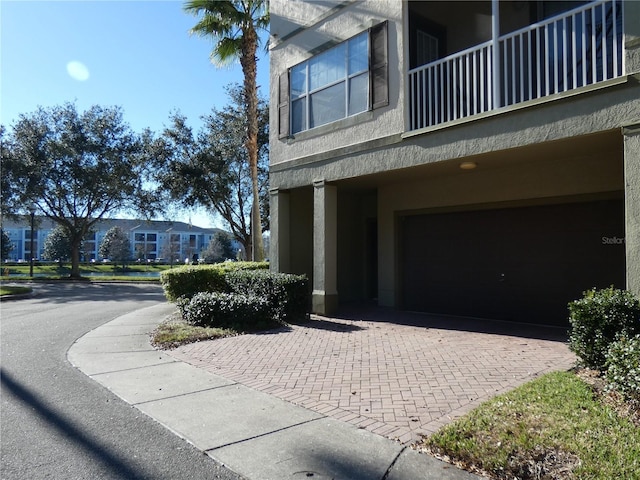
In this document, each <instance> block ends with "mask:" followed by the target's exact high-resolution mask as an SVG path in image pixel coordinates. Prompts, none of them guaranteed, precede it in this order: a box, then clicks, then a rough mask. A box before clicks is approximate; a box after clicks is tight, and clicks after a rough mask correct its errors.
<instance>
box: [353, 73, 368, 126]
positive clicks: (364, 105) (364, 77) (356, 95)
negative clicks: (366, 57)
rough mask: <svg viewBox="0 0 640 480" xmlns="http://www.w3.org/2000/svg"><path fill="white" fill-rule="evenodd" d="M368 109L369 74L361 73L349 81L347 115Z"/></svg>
mask: <svg viewBox="0 0 640 480" xmlns="http://www.w3.org/2000/svg"><path fill="white" fill-rule="evenodd" d="M368 109H369V73H368V72H367V73H363V74H361V75H358V76H357V77H353V78H351V79H350V80H349V113H348V115H355V114H356V113H360V112H364V111H366V110H368Z"/></svg>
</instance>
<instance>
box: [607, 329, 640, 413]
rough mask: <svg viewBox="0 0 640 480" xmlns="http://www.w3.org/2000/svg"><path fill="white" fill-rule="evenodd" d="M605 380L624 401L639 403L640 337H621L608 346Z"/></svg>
mask: <svg viewBox="0 0 640 480" xmlns="http://www.w3.org/2000/svg"><path fill="white" fill-rule="evenodd" d="M606 379H607V383H608V386H609V388H612V389H615V390H617V391H618V392H620V393H621V394H622V395H623V396H624V397H625V399H627V400H631V399H634V400H637V401H640V335H636V336H634V337H631V338H628V337H626V336H625V337H621V338H620V339H619V340H618V341H616V342H613V343H612V344H611V345H610V346H609V350H608V352H607V372H606Z"/></svg>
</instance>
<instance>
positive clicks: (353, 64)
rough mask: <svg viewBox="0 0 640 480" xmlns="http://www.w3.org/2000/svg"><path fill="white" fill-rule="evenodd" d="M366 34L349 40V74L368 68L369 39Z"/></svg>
mask: <svg viewBox="0 0 640 480" xmlns="http://www.w3.org/2000/svg"><path fill="white" fill-rule="evenodd" d="M368 40H369V39H368V36H367V34H361V35H358V36H357V37H356V38H354V39H352V40H349V75H352V74H354V73H358V72H362V71H364V70H367V69H368V68H369V41H368Z"/></svg>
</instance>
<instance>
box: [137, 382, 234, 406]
mask: <svg viewBox="0 0 640 480" xmlns="http://www.w3.org/2000/svg"><path fill="white" fill-rule="evenodd" d="M236 385H240V384H239V383H230V384H228V385H218V386H216V387H209V388H203V389H202V390H193V391H191V392H185V393H179V394H177V395H170V396H168V397H162V398H157V399H155V400H145V401H144V402H137V403H132V404H131V405H133V406H138V405H144V404H146V403H154V402H159V401H161V400H170V399H173V398H180V397H186V396H188V395H193V394H195V393H202V392H209V391H212V390H219V389H221V388H225V387H233V386H236Z"/></svg>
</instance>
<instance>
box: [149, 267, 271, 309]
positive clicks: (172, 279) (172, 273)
mask: <svg viewBox="0 0 640 480" xmlns="http://www.w3.org/2000/svg"><path fill="white" fill-rule="evenodd" d="M266 268H269V264H268V263H264V262H261V263H258V262H224V263H217V264H215V265H185V266H182V267H178V268H173V269H171V270H165V271H164V272H162V273H161V274H160V282H161V283H162V286H163V288H164V293H165V296H166V297H167V299H168V300H169V301H170V302H176V301H178V299H179V298H181V297H186V298H191V297H193V296H194V295H195V294H197V293H199V292H225V293H229V292H230V291H231V289H230V287H229V285H228V283H227V280H226V274H227V273H228V272H230V271H233V270H257V269H266Z"/></svg>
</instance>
